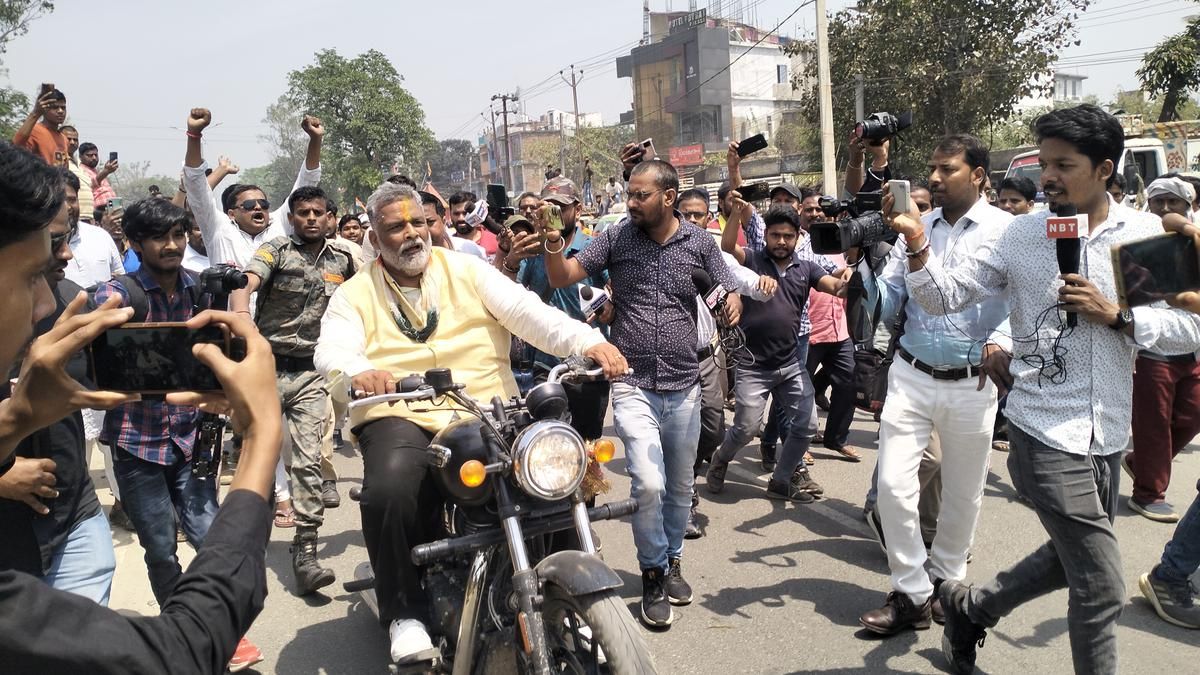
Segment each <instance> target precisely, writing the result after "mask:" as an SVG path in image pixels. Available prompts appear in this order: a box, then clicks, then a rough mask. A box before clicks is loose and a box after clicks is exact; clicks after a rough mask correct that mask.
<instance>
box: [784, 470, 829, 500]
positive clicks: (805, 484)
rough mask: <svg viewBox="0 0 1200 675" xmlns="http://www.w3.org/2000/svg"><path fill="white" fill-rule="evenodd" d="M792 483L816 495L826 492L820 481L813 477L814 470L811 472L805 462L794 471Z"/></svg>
mask: <svg viewBox="0 0 1200 675" xmlns="http://www.w3.org/2000/svg"><path fill="white" fill-rule="evenodd" d="M791 483H792V485H794V486H796V488H797V489H800V490H803V491H804V492H807V493H809V494H811V495H812V496H814V497H820V496H821V495H823V494H825V488H823V487H821V484H820V483H818V482H817V481H815V480H813V479H812V472H810V471H809V470H808V468H806V467H805V466H804V465H803V464H802V465H800V466H798V467H796V470H795V471H793V472H792V480H791Z"/></svg>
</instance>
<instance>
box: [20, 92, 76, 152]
mask: <svg viewBox="0 0 1200 675" xmlns="http://www.w3.org/2000/svg"><path fill="white" fill-rule="evenodd" d="M66 121H67V97H66V95H64V94H63V93H62V92H61V91H59V90H57V89H55V88H54V85H53V84H49V83H43V84H42V88H41V90H40V91H38V97H37V100H36V101H34V102H33V109H32V110H30V111H29V115H27V116H26V117H25V121H24V122H22V123H21V127H20V128H19V129H17V132H16V133H15V134H13V138H12V141H13V145H17V146H20V147H23V148H25V149H26V150H29V151H30V152H32V153H33V154H35V155H37V156H39V157H41V158H42V159H43V160H45V162H46V163H47V164H49V165H51V166H60V167H62V168H64V169H69V168H71V166H70V159H71V153H70V151H69V144H68V143H67V137H66V136H65V135H63V132H62V131H61V128H62V125H63V122H66Z"/></svg>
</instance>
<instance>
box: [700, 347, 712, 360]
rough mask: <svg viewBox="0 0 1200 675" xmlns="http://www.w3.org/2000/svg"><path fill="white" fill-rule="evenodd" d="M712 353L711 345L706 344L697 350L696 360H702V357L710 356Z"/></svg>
mask: <svg viewBox="0 0 1200 675" xmlns="http://www.w3.org/2000/svg"><path fill="white" fill-rule="evenodd" d="M712 355H713V346H712V345H707V346H705V347H704V349H701V350H698V351H697V352H696V360H697V361H703V360H704V359H707V358H711V357H712Z"/></svg>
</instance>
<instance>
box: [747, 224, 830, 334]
mask: <svg viewBox="0 0 1200 675" xmlns="http://www.w3.org/2000/svg"><path fill="white" fill-rule="evenodd" d="M754 216H755V217H756V218H758V222H760V223H761V222H762V216H760V215H758V213H755V214H754ZM746 234H747V236H746V239H747V242H748V243H747V244H746V251H754V252H759V251H762V250H763V248H764V245H763V235H762V233H761V232H760V234H759V239H758V241H757V245H755V243H749V242H753V241H754V240H753V239H751V238H750V236H749V232H747V233H746ZM792 260H795V261H797V262H798V261H800V260H807V261H809V262H814V263H816V264H817V266H818V267H820V268H821V269H823V270H825V272H826V273H827V274H833V273H834V272H836V271H837V270H838V266H837V264H836V263H834V262H833V261H832V260H830V259H829V258H826V257H825V256H823V255H819V254H817V253H813V250H812V238H811V237H809V236H808V235H807V234H805V235H804V238H803V239H801V240H800V243H798V244H796V252H795V253H793V254H792ZM810 297H811V296H810ZM811 332H812V321H811V320H810V319H809V318H808V302H805V303H804V311H803V312H801V313H800V332H799V333H798V334H797V337H804V336H805V335H808V334H809V333H811Z"/></svg>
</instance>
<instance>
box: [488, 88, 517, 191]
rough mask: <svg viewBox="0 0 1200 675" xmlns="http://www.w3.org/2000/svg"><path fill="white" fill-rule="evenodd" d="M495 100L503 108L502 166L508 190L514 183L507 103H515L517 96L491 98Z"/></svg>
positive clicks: (497, 95) (507, 95)
mask: <svg viewBox="0 0 1200 675" xmlns="http://www.w3.org/2000/svg"><path fill="white" fill-rule="evenodd" d="M496 99H500V103H501V106H502V107H503V111H502V112H501V114H503V115H504V166H505V169H506V173H507V175H508V187H509V189H512V188H513V187H514V183H513V172H512V144H511V143H510V138H509V135H508V102H509V101H512V102H514V103H515V102H516V101H517V95H516V94H496V95H495V96H492V100H493V101H495V100H496Z"/></svg>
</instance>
